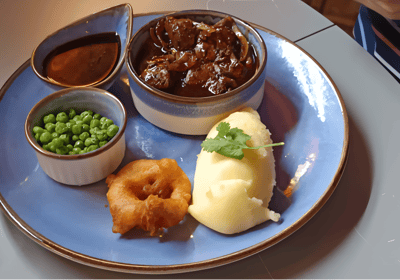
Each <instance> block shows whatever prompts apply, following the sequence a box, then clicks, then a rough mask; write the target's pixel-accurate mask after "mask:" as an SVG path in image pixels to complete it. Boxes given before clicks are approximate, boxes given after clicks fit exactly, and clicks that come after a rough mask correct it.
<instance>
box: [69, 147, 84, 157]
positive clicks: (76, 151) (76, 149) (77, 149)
mask: <svg viewBox="0 0 400 280" xmlns="http://www.w3.org/2000/svg"><path fill="white" fill-rule="evenodd" d="M80 151H82V149H81V148H79V147H75V148H73V149H72V151H71V152H72V154H73V155H77V154H79V152H80Z"/></svg>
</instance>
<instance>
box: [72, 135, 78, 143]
mask: <svg viewBox="0 0 400 280" xmlns="http://www.w3.org/2000/svg"><path fill="white" fill-rule="evenodd" d="M71 139H72V141H74V142H76V141H78V140H79V135H72V137H71Z"/></svg>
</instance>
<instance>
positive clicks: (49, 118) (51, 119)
mask: <svg viewBox="0 0 400 280" xmlns="http://www.w3.org/2000/svg"><path fill="white" fill-rule="evenodd" d="M43 122H44V123H45V124H46V123H55V122H56V117H55V116H54V115H53V114H48V115H47V116H45V117H44V118H43Z"/></svg>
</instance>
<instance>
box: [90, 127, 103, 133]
mask: <svg viewBox="0 0 400 280" xmlns="http://www.w3.org/2000/svg"><path fill="white" fill-rule="evenodd" d="M97 131H101V129H100V128H98V127H93V128H91V129H89V132H90V134H91V135H95V134H96V133H97Z"/></svg>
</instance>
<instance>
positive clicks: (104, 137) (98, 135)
mask: <svg viewBox="0 0 400 280" xmlns="http://www.w3.org/2000/svg"><path fill="white" fill-rule="evenodd" d="M107 136H108V135H107V133H106V132H104V131H102V130H99V131H97V132H96V138H97V139H99V141H104V140H107Z"/></svg>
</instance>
